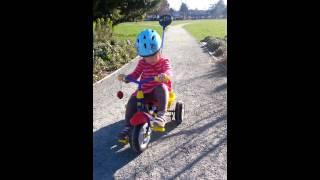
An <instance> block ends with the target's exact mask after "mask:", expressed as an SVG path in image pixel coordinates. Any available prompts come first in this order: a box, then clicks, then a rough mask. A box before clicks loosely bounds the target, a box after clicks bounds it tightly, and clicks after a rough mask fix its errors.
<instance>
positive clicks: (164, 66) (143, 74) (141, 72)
mask: <svg viewBox="0 0 320 180" xmlns="http://www.w3.org/2000/svg"><path fill="white" fill-rule="evenodd" d="M161 73H164V74H167V75H168V76H170V77H171V76H172V69H171V65H170V62H169V60H168V59H166V58H163V57H161V58H160V60H159V61H158V62H157V63H156V64H154V65H151V64H149V63H147V62H146V61H145V60H144V59H141V60H139V62H138V65H137V67H136V68H135V70H134V71H133V72H132V73H131V74H129V75H128V76H130V77H131V78H133V79H136V80H137V79H138V78H139V77H140V80H143V79H146V78H151V77H154V76H157V75H159V74H161ZM161 84H162V83H160V82H156V81H151V82H149V83H145V84H143V85H142V91H143V93H150V92H152V90H153V88H155V87H156V86H158V85H161ZM163 84H165V85H166V86H167V88H168V90H169V91H171V88H172V87H171V81H168V82H167V83H163ZM134 95H135V93H134Z"/></svg>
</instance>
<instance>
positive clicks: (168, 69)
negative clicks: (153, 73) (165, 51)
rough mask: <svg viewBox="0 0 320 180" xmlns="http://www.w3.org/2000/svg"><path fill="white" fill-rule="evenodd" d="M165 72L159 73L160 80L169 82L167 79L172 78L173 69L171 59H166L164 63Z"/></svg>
mask: <svg viewBox="0 0 320 180" xmlns="http://www.w3.org/2000/svg"><path fill="white" fill-rule="evenodd" d="M162 70H163V73H161V74H159V76H158V77H159V78H160V79H159V80H160V81H162V82H167V80H168V79H169V80H170V79H171V76H172V69H171V65H170V62H169V60H165V61H164V62H163V64H162Z"/></svg>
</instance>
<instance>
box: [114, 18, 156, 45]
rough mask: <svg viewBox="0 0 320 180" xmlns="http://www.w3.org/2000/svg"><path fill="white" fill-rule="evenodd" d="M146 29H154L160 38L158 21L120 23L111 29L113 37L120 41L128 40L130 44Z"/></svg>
mask: <svg viewBox="0 0 320 180" xmlns="http://www.w3.org/2000/svg"><path fill="white" fill-rule="evenodd" d="M147 28H151V29H154V30H155V31H157V32H158V34H159V35H160V36H161V34H162V27H161V26H160V25H159V22H158V21H143V22H128V23H121V24H118V25H116V26H115V27H114V29H113V37H115V38H116V39H121V40H123V39H124V40H126V39H129V40H130V41H131V42H134V41H135V39H136V38H137V35H138V34H139V33H140V32H141V31H142V30H144V29H147Z"/></svg>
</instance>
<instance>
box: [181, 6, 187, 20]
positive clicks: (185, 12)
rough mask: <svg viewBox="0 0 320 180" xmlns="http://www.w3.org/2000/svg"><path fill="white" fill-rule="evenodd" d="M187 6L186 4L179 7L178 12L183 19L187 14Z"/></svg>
mask: <svg viewBox="0 0 320 180" xmlns="http://www.w3.org/2000/svg"><path fill="white" fill-rule="evenodd" d="M188 11H189V9H188V6H187V4H186V3H182V4H181V6H180V12H181V13H182V14H183V19H185V18H186V15H187V14H188Z"/></svg>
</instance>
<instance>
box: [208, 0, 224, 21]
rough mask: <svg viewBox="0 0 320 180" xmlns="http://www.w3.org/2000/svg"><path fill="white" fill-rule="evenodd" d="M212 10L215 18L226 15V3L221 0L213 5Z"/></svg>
mask: <svg viewBox="0 0 320 180" xmlns="http://www.w3.org/2000/svg"><path fill="white" fill-rule="evenodd" d="M210 12H211V14H212V16H213V17H214V18H218V17H221V16H224V13H225V14H226V5H225V4H224V1H223V0H219V1H218V2H217V3H216V4H214V5H212V6H211V8H210Z"/></svg>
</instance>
